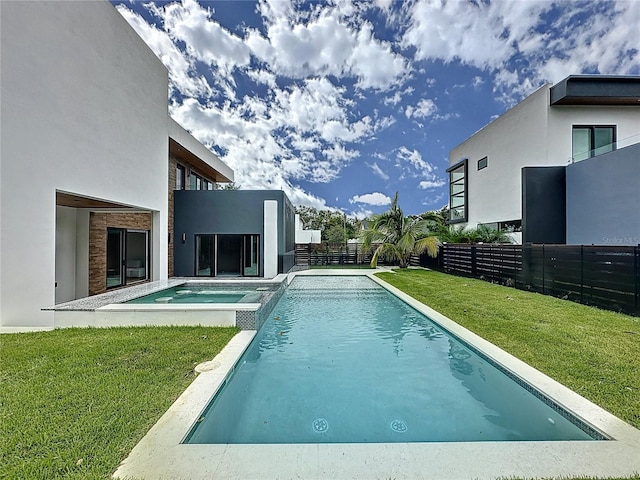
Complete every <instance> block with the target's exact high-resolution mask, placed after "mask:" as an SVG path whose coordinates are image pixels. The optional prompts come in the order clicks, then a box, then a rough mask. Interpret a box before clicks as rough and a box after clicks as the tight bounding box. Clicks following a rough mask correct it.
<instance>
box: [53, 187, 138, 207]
mask: <svg viewBox="0 0 640 480" xmlns="http://www.w3.org/2000/svg"><path fill="white" fill-rule="evenodd" d="M56 205H58V206H61V207H73V208H89V209H92V210H98V209H100V210H102V209H108V210H119V209H120V210H122V209H126V210H138V211H141V212H148V211H149V210H143V209H139V208H136V207H132V206H131V205H125V204H123V203H117V202H112V201H109V200H103V199H99V198H93V197H87V196H84V195H77V194H75V193H69V192H63V191H60V190H56Z"/></svg>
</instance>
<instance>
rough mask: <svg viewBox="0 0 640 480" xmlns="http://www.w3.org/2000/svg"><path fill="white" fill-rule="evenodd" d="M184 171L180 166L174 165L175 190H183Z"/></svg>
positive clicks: (184, 186)
mask: <svg viewBox="0 0 640 480" xmlns="http://www.w3.org/2000/svg"><path fill="white" fill-rule="evenodd" d="M185 180H186V178H185V170H184V167H183V166H182V165H176V190H184V189H185V188H186V185H185Z"/></svg>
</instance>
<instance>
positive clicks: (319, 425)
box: [312, 418, 329, 433]
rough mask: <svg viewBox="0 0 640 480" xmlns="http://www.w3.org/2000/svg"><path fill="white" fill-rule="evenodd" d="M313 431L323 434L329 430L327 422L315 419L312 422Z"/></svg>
mask: <svg viewBox="0 0 640 480" xmlns="http://www.w3.org/2000/svg"><path fill="white" fill-rule="evenodd" d="M312 426H313V431H314V432H316V433H323V432H326V431H327V430H329V422H327V421H326V420H325V419H324V418H316V419H315V420H314V421H313V424H312Z"/></svg>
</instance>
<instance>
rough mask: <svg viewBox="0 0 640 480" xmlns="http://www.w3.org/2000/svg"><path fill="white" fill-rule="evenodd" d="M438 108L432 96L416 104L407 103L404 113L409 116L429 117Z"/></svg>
mask: <svg viewBox="0 0 640 480" xmlns="http://www.w3.org/2000/svg"><path fill="white" fill-rule="evenodd" d="M437 110H438V107H436V104H435V103H434V102H433V100H431V99H430V98H423V99H421V100H420V101H418V103H417V104H416V106H415V107H414V106H412V105H407V107H406V108H405V110H404V114H405V116H406V117H407V118H427V117H429V116H431V115H433V114H434V113H435V112H436V111H437Z"/></svg>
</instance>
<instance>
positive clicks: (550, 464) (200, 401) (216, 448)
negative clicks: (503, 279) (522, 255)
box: [114, 270, 640, 480]
mask: <svg viewBox="0 0 640 480" xmlns="http://www.w3.org/2000/svg"><path fill="white" fill-rule="evenodd" d="M363 274H365V275H367V276H369V277H370V278H372V279H373V280H374V281H375V282H377V283H378V284H380V285H381V286H383V287H384V288H386V289H388V290H390V291H391V292H392V293H394V294H395V295H397V296H398V297H400V298H401V299H403V300H404V301H406V302H407V303H409V304H410V305H411V306H412V307H414V308H415V309H417V310H418V311H420V312H422V313H423V314H425V315H427V316H428V317H430V318H431V319H432V320H434V321H435V322H436V323H438V324H440V325H441V326H442V327H444V328H445V329H446V330H449V331H450V332H452V333H454V334H455V335H457V336H458V337H460V338H461V339H462V340H464V341H465V342H466V343H468V344H470V345H471V346H472V347H474V348H476V349H477V350H480V351H481V352H483V354H484V355H485V356H487V357H489V358H490V359H492V360H493V361H494V362H496V363H498V364H499V365H501V366H503V367H504V368H505V369H507V370H508V371H509V372H511V374H512V375H514V376H516V377H518V378H520V379H523V380H525V381H526V382H527V383H528V384H530V385H532V386H533V387H535V388H536V389H538V390H539V391H541V392H543V393H544V394H545V395H547V396H548V397H550V398H551V399H553V401H555V402H556V403H557V404H558V405H560V406H561V407H563V408H565V409H567V410H569V411H571V412H573V414H574V415H576V416H577V417H579V418H580V419H581V420H582V421H584V422H585V423H587V424H588V425H590V426H591V427H592V428H594V429H595V430H597V431H599V432H601V433H603V434H604V435H605V436H607V437H609V438H611V440H603V441H554V442H459V443H435V442H434V443H389V444H370V443H367V444H268V445H265V444H259V445H254V444H250V445H249V444H246V445H236V444H233V445H183V444H181V442H182V440H183V439H184V437H185V436H186V435H187V433H188V431H189V430H190V428H191V426H192V425H193V424H194V423H195V422H196V421H197V420H198V418H199V416H200V414H201V413H202V410H203V409H204V408H205V406H206V405H207V403H208V402H209V400H210V399H211V397H212V396H213V394H214V393H215V392H216V391H217V389H218V388H219V387H220V386H221V385H222V384H223V383H224V381H225V379H226V378H227V375H228V374H229V373H230V372H231V371H232V369H233V367H234V365H235V363H236V361H237V360H238V358H239V357H240V356H241V355H242V353H243V352H244V350H245V349H246V348H247V346H248V345H249V343H250V342H251V340H252V339H253V338H254V336H255V334H256V332H255V331H248V330H246V331H242V332H240V333H239V334H238V335H236V336H235V337H234V338H233V339H232V340H231V342H229V344H228V345H227V346H226V347H225V348H224V349H223V350H222V351H221V352H220V354H218V355H217V356H216V357H215V359H213V360H211V361H209V362H206V363H204V364H202V365H200V366H199V368H197V370H198V371H199V372H200V374H199V375H198V377H196V379H195V380H194V382H193V383H192V384H191V385H190V386H189V387H188V388H187V390H185V392H184V393H183V394H182V395H181V396H180V398H179V399H178V400H177V401H176V402H175V403H174V404H173V405H172V407H171V408H170V409H169V410H168V411H167V412H166V413H165V414H164V415H163V416H162V418H161V419H160V420H159V421H158V422H157V423H156V425H154V426H153V427H152V428H151V430H150V431H149V432H148V433H147V435H146V436H145V437H144V438H143V439H142V440H141V441H140V443H138V445H136V447H135V448H134V449H133V450H132V452H131V454H130V455H129V456H128V457H127V459H125V460H124V461H123V462H122V464H121V465H120V467H119V468H118V469H117V470H116V472H115V473H114V477H116V478H136V479H178V478H179V479H194V480H195V479H211V478H221V479H250V478H255V479H270V478H274V479H275V478H278V479H288V478H292V479H293V478H302V479H309V480H312V479H318V480H320V479H328V478H331V479H378V478H379V479H389V478H394V479H401V478H410V479H442V480H446V479H493V478H499V477H512V476H516V477H521V478H532V477H545V478H551V477H579V476H591V477H628V476H631V475H633V474H637V473H638V472H640V430H637V429H635V428H633V427H632V426H630V425H628V424H627V423H625V422H623V421H622V420H620V419H618V418H617V417H615V416H613V415H611V414H610V413H608V412H606V411H605V410H603V409H602V408H600V407H598V406H597V405H595V404H593V403H592V402H590V401H588V400H586V399H584V398H583V397H581V396H579V395H578V394H577V393H575V392H573V391H571V390H569V389H568V388H566V387H564V386H563V385H561V384H559V383H558V382H556V381H555V380H553V379H551V378H549V377H548V376H546V375H544V374H543V373H541V372H539V371H537V370H536V369H534V368H533V367H530V366H529V365H527V364H525V363H524V362H522V361H520V360H518V359H517V358H515V357H513V356H512V355H510V354H508V353H506V352H504V351H503V350H501V349H499V348H498V347H496V346H495V345H493V344H491V343H489V342H487V341H486V340H484V339H482V338H480V337H478V336H477V335H475V334H473V333H472V332H470V331H468V330H467V329H465V328H463V327H461V326H460V325H458V324H456V323H455V322H453V321H452V320H450V319H448V318H447V317H445V316H443V315H441V314H439V313H438V312H436V311H434V310H432V309H431V308H429V307H427V306H426V305H424V304H422V303H420V302H418V301H416V300H414V299H413V298H411V297H409V296H408V295H406V294H404V293H403V292H401V291H399V290H397V289H396V288H394V287H392V286H390V285H388V284H386V283H385V282H383V281H382V280H380V279H378V278H376V277H374V276H373V275H372V274H370V273H368V272H366V271H365V272H363V271H357V270H352V271H349V270H336V271H331V270H310V271H303V272H296V273H293V274H290V275H289V278H288V280H289V281H290V280H291V279H292V278H294V277H295V276H296V275H363Z"/></svg>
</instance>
